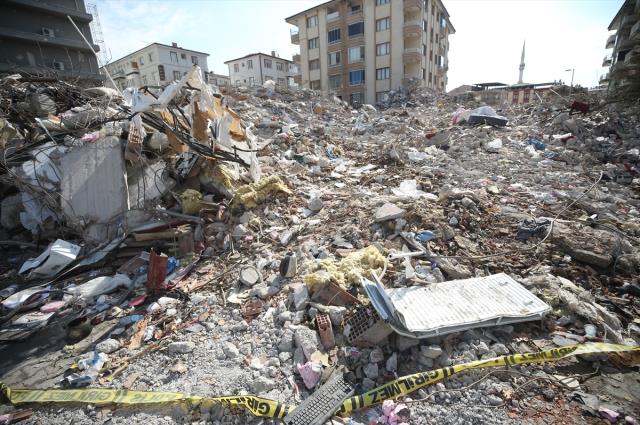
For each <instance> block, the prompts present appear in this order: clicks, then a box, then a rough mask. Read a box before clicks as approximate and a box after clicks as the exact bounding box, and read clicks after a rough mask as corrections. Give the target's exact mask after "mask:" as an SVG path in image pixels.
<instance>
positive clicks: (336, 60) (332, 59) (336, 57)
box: [329, 51, 340, 66]
mask: <svg viewBox="0 0 640 425" xmlns="http://www.w3.org/2000/svg"><path fill="white" fill-rule="evenodd" d="M336 65H340V52H339V51H338V52H331V53H329V66H336Z"/></svg>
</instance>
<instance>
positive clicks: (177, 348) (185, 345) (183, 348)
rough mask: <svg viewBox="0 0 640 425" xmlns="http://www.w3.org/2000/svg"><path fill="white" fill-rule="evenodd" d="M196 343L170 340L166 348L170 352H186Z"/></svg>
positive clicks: (191, 349)
mask: <svg viewBox="0 0 640 425" xmlns="http://www.w3.org/2000/svg"><path fill="white" fill-rule="evenodd" d="M194 348H196V345H195V344H194V343H193V342H191V341H178V342H172V343H171V344H169V345H168V346H167V350H168V351H169V353H171V354H186V353H190V352H192V351H193V349H194Z"/></svg>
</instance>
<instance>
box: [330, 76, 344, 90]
mask: <svg viewBox="0 0 640 425" xmlns="http://www.w3.org/2000/svg"><path fill="white" fill-rule="evenodd" d="M340 87H342V75H340V74H338V75H329V89H330V90H336V89H339V88H340Z"/></svg>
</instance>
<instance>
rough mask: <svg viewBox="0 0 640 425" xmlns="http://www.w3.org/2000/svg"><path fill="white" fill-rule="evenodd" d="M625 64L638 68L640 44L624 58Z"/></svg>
mask: <svg viewBox="0 0 640 425" xmlns="http://www.w3.org/2000/svg"><path fill="white" fill-rule="evenodd" d="M624 63H625V65H627V66H629V67H631V68H637V66H638V65H639V64H640V46H636V47H635V48H634V49H633V50H631V51H630V52H629V53H627V55H626V56H625V58H624Z"/></svg>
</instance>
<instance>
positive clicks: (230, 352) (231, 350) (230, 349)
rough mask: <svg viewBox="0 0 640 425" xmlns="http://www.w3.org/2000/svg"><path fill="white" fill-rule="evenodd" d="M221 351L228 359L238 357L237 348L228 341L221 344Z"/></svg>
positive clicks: (238, 351)
mask: <svg viewBox="0 0 640 425" xmlns="http://www.w3.org/2000/svg"><path fill="white" fill-rule="evenodd" d="M222 351H223V352H224V355H225V356H227V357H228V358H230V359H235V358H236V357H238V356H239V355H240V350H238V347H236V346H235V345H234V344H232V343H231V342H228V341H227V342H223V343H222Z"/></svg>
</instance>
